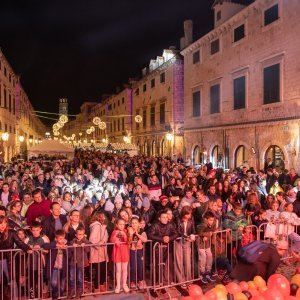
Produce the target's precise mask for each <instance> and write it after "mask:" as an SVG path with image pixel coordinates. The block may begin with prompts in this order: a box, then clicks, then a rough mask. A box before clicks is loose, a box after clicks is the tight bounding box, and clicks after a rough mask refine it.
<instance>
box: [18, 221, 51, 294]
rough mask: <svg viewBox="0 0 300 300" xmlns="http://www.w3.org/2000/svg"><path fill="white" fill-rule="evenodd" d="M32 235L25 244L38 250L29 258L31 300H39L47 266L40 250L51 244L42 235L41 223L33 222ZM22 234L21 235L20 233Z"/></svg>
mask: <svg viewBox="0 0 300 300" xmlns="http://www.w3.org/2000/svg"><path fill="white" fill-rule="evenodd" d="M30 231H31V235H30V236H29V237H27V238H25V240H24V242H25V243H26V244H27V245H29V246H30V248H31V249H33V250H37V251H34V252H33V253H32V254H29V257H28V271H29V294H30V299H35V298H39V297H40V295H38V288H37V286H38V283H39V281H41V282H42V278H41V276H40V275H41V274H42V268H44V266H45V258H44V256H43V255H42V252H45V250H43V251H42V252H39V250H40V249H41V248H42V247H43V245H44V244H45V243H49V239H48V237H47V236H46V235H43V236H42V235H41V232H42V226H41V223H39V222H37V221H33V222H32V224H31V227H30ZM19 234H20V233H19Z"/></svg>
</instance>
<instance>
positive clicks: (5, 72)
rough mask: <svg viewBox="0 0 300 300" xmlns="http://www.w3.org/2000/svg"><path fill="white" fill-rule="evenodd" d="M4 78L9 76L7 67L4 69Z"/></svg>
mask: <svg viewBox="0 0 300 300" xmlns="http://www.w3.org/2000/svg"><path fill="white" fill-rule="evenodd" d="M4 76H5V77H6V76H7V71H6V67H4Z"/></svg>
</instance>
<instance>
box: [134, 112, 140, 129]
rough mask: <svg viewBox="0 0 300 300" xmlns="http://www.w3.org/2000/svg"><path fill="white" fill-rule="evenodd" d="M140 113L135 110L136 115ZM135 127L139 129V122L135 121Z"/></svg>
mask: <svg viewBox="0 0 300 300" xmlns="http://www.w3.org/2000/svg"><path fill="white" fill-rule="evenodd" d="M139 114H140V111H139V110H137V111H136V115H137V116H138V115H139ZM135 126H136V127H135V128H136V130H139V129H140V123H138V122H135Z"/></svg>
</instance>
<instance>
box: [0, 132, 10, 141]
mask: <svg viewBox="0 0 300 300" xmlns="http://www.w3.org/2000/svg"><path fill="white" fill-rule="evenodd" d="M1 137H2V140H3V141H4V142H7V141H8V139H9V133H8V132H3V133H2V135H1Z"/></svg>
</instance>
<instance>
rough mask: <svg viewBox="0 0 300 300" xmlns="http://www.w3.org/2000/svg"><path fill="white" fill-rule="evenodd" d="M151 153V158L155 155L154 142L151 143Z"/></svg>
mask: <svg viewBox="0 0 300 300" xmlns="http://www.w3.org/2000/svg"><path fill="white" fill-rule="evenodd" d="M151 153H152V155H153V156H155V155H156V143H155V141H153V142H152V149H151Z"/></svg>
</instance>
